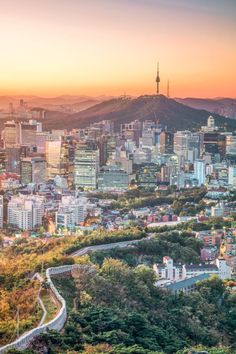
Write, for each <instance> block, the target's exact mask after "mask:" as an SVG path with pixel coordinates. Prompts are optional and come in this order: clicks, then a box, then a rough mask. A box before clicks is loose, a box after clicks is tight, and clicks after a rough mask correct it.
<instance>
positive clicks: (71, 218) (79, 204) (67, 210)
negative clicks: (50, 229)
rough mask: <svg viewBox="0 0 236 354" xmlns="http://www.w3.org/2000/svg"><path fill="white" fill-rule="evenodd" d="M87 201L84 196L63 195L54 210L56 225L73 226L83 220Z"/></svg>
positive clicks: (62, 226) (61, 226)
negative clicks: (56, 209)
mask: <svg viewBox="0 0 236 354" xmlns="http://www.w3.org/2000/svg"><path fill="white" fill-rule="evenodd" d="M87 202H88V199H87V198H85V197H80V198H76V197H73V196H63V197H62V200H61V202H60V203H59V207H58V211H57V212H56V227H57V228H73V227H75V226H76V225H79V224H80V223H82V222H84V220H85V218H86V216H87Z"/></svg>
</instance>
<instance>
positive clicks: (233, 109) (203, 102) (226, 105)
mask: <svg viewBox="0 0 236 354" xmlns="http://www.w3.org/2000/svg"><path fill="white" fill-rule="evenodd" d="M175 100H176V101H177V102H180V103H183V104H185V105H186V106H189V107H192V108H195V109H205V110H207V111H209V112H211V113H217V114H220V115H223V116H224V117H227V118H232V119H236V98H221V97H219V98H212V99H211V98H192V97H186V98H175Z"/></svg>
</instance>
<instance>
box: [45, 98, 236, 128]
mask: <svg viewBox="0 0 236 354" xmlns="http://www.w3.org/2000/svg"><path fill="white" fill-rule="evenodd" d="M210 114H211V113H210V112H208V111H205V110H197V109H194V108H191V107H188V106H185V105H184V104H181V103H179V102H177V101H175V100H173V99H170V98H167V97H166V96H163V95H159V96H157V95H150V96H147V95H146V96H140V97H138V98H126V97H120V98H115V99H111V100H107V101H105V102H102V103H100V104H97V105H95V106H93V107H90V108H88V109H86V110H84V111H81V112H79V113H76V114H72V115H69V116H67V117H63V119H57V116H56V114H55V115H54V116H51V117H50V114H49V115H48V118H47V119H46V121H45V122H44V123H46V127H47V128H52V127H55V124H56V126H57V127H58V128H67V129H72V128H83V127H86V126H88V125H89V124H90V123H94V122H100V121H102V120H104V119H107V120H111V121H113V122H114V125H115V128H116V130H119V128H120V124H121V123H127V122H131V121H133V120H135V119H138V120H141V121H143V120H146V119H151V120H157V119H159V121H160V122H161V123H163V124H165V125H167V126H168V127H169V128H172V129H193V128H199V127H200V126H201V125H205V124H206V121H207V118H208V116H209V115H210ZM214 117H215V119H216V124H217V125H220V126H222V125H224V126H225V127H226V128H227V129H236V121H235V120H233V119H228V118H225V117H223V116H220V115H218V114H214Z"/></svg>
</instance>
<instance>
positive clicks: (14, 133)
mask: <svg viewBox="0 0 236 354" xmlns="http://www.w3.org/2000/svg"><path fill="white" fill-rule="evenodd" d="M3 142H4V147H5V148H8V147H14V146H16V145H17V144H19V143H20V128H19V123H18V122H15V121H14V120H12V121H8V122H5V123H4V132H3Z"/></svg>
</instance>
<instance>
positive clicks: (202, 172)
mask: <svg viewBox="0 0 236 354" xmlns="http://www.w3.org/2000/svg"><path fill="white" fill-rule="evenodd" d="M194 175H195V178H196V179H197V180H198V185H199V186H201V185H203V184H204V183H205V181H206V169H205V160H201V159H198V160H196V161H194Z"/></svg>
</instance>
